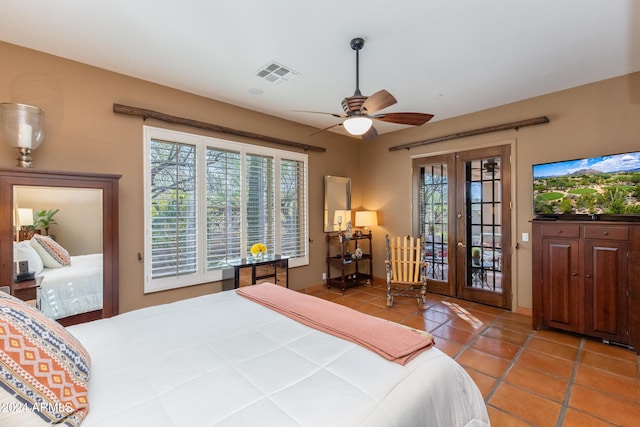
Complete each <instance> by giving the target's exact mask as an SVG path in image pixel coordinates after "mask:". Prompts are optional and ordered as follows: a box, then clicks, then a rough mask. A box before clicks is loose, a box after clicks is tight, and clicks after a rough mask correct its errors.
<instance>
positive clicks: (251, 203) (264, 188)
mask: <svg viewBox="0 0 640 427" xmlns="http://www.w3.org/2000/svg"><path fill="white" fill-rule="evenodd" d="M274 164H275V163H274V159H273V157H271V156H262V155H256V154H247V155H246V161H245V186H246V187H245V188H246V201H247V202H246V210H245V215H246V226H247V235H246V236H247V237H246V248H247V249H246V250H247V251H248V250H249V249H250V248H251V246H252V245H254V244H256V243H262V244H264V245H266V246H267V251H268V252H269V253H271V254H273V253H274V252H275V249H276V248H275V227H274V216H275V167H274ZM245 255H247V254H245Z"/></svg>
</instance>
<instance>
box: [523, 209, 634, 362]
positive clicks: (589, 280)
mask: <svg viewBox="0 0 640 427" xmlns="http://www.w3.org/2000/svg"><path fill="white" fill-rule="evenodd" d="M532 245H533V246H532V251H533V255H532V261H533V283H532V286H533V328H534V329H537V328H539V327H540V326H546V327H552V328H557V329H561V330H565V331H570V332H575V333H579V334H584V335H588V336H592V337H597V338H601V339H602V340H604V341H605V342H609V341H610V342H616V343H621V344H625V345H629V346H631V347H634V348H635V349H636V352H639V353H640V305H639V303H640V222H617V221H616V222H613V221H561V220H555V221H547V220H534V221H533V235H532Z"/></svg>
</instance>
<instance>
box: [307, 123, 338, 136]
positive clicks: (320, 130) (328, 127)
mask: <svg viewBox="0 0 640 427" xmlns="http://www.w3.org/2000/svg"><path fill="white" fill-rule="evenodd" d="M336 126H342V123H338V124H336V125H331V126H327V127H326V128H322V129H318V130H316V131H313V132H311V133H308V134H307V136H313V135H316V134H319V133H320V132H324V131H325V130H329V129H331V128H334V127H336Z"/></svg>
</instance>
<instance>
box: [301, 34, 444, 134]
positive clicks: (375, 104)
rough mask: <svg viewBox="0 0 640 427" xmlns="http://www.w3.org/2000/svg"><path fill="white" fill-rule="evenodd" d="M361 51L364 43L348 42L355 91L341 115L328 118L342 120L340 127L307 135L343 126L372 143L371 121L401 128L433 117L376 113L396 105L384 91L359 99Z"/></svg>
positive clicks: (345, 103)
mask: <svg viewBox="0 0 640 427" xmlns="http://www.w3.org/2000/svg"><path fill="white" fill-rule="evenodd" d="M363 47H364V39H363V38H360V37H357V38H355V39H353V40H351V49H353V50H355V51H356V90H355V92H354V93H353V96H349V97H346V98H345V99H343V100H342V109H343V110H344V114H334V113H320V114H330V115H332V116H334V117H338V118H342V119H345V120H344V121H343V122H342V123H338V124H335V125H331V126H328V127H326V128H323V129H320V130H318V131H316V132H313V133H311V134H309V135H315V134H317V133H320V132H323V131H325V130H328V129H331V128H334V127H336V126H344V128H345V129H346V130H347V132H349V133H350V134H351V135H356V136H360V138H361V139H363V140H370V139H374V138H376V137H377V136H378V131H377V130H376V128H375V127H374V126H373V120H380V121H383V122H389V123H398V124H402V125H412V126H420V125H423V124H425V123H426V122H428V121H429V120H431V118H432V117H433V114H425V113H377V114H376V112H377V111H380V110H382V109H384V108H387V107H390V106H392V105H393V104H395V103H397V102H398V101H397V100H396V99H395V98H394V96H393V95H391V94H390V93H389V92H387V91H386V90H384V89H383V90H380V91H378V92H376V93H374V94H373V95H371V96H363V95H362V93H361V92H360V56H359V52H360V49H362V48H363ZM303 112H307V113H317V112H316V111H303Z"/></svg>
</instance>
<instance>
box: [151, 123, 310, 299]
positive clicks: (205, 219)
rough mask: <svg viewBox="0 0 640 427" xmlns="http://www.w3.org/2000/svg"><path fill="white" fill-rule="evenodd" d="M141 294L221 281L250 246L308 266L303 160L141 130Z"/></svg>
mask: <svg viewBox="0 0 640 427" xmlns="http://www.w3.org/2000/svg"><path fill="white" fill-rule="evenodd" d="M144 141H145V253H146V257H145V260H146V261H145V292H154V291H159V290H164V289H171V288H177V287H182V286H189V285H193V284H197V283H205V282H210V281H216V280H221V279H222V270H223V269H224V268H225V267H226V263H227V262H229V261H232V260H238V259H240V258H243V257H247V256H248V255H249V248H251V246H252V245H253V244H254V243H264V244H265V245H266V246H267V248H268V250H269V252H271V253H278V254H280V255H283V256H287V257H289V266H290V267H295V266H300V265H306V264H308V263H309V256H308V251H309V245H308V235H309V233H308V212H307V170H308V169H307V160H308V158H307V157H308V156H307V155H306V154H300V153H294V152H288V151H282V150H276V149H271V148H265V147H259V146H253V145H248V144H241V143H236V142H230V141H224V140H221V139H216V138H209V137H203V136H197V135H191V134H186V133H181V132H175V131H169V130H165V129H158V128H153V127H149V126H145V127H144Z"/></svg>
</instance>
